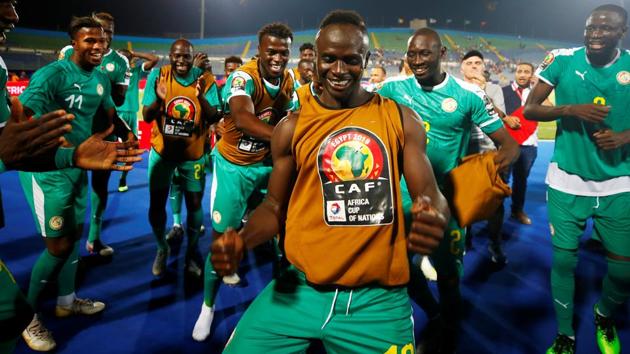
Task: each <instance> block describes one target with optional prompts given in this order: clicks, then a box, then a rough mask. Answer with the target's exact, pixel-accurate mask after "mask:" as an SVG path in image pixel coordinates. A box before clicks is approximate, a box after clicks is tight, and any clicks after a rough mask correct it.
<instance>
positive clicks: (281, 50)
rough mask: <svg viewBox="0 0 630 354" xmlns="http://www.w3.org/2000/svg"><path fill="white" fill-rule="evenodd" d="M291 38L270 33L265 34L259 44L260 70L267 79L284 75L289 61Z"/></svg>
mask: <svg viewBox="0 0 630 354" xmlns="http://www.w3.org/2000/svg"><path fill="white" fill-rule="evenodd" d="M290 45H291V39H289V38H278V37H276V36H272V35H269V34H266V35H264V36H263V37H262V38H261V40H260V43H259V44H258V54H259V60H258V63H259V65H260V70H261V71H262V74H263V77H264V78H265V79H267V80H275V79H278V78H280V77H282V73H283V72H284V69H285V68H286V67H287V63H288V62H289V55H290V52H289V46H290Z"/></svg>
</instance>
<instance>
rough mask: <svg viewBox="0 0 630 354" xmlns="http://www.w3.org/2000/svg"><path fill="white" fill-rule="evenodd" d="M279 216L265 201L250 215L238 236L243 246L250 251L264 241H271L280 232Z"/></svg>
mask: <svg viewBox="0 0 630 354" xmlns="http://www.w3.org/2000/svg"><path fill="white" fill-rule="evenodd" d="M279 219H280V216H279V214H278V212H276V211H274V206H273V205H271V204H270V202H269V201H268V200H267V199H265V201H263V202H262V204H261V205H260V206H258V208H256V210H254V212H253V213H252V215H251V216H250V218H249V221H248V222H247V224H246V225H245V227H244V228H243V229H242V230H241V232H240V234H241V236H242V237H243V240H244V241H245V246H246V247H247V248H248V249H252V248H254V247H256V246H258V245H260V244H262V243H264V242H266V241H269V240H271V239H272V238H273V237H274V236H276V235H277V234H278V233H279V232H280V220H279Z"/></svg>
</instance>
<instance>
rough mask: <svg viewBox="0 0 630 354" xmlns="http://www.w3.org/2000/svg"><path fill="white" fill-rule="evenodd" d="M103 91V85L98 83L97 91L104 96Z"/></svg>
mask: <svg viewBox="0 0 630 354" xmlns="http://www.w3.org/2000/svg"><path fill="white" fill-rule="evenodd" d="M103 91H104V89H103V85H101V84H98V85H96V93H98V95H99V96H103Z"/></svg>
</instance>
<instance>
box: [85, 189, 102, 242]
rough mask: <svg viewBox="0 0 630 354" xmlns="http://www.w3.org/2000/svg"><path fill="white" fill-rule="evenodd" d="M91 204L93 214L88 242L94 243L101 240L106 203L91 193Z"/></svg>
mask: <svg viewBox="0 0 630 354" xmlns="http://www.w3.org/2000/svg"><path fill="white" fill-rule="evenodd" d="M90 203H91V210H92V212H91V215H90V232H89V234H88V241H89V242H94V241H95V240H98V239H100V238H101V228H102V226H103V212H104V211H105V205H106V203H105V202H104V200H103V199H101V198H100V197H99V196H98V194H97V193H95V192H94V191H91V193H90Z"/></svg>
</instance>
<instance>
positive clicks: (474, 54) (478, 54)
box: [462, 49, 483, 61]
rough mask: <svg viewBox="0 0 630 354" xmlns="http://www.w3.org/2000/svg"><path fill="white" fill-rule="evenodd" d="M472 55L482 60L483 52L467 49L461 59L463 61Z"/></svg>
mask: <svg viewBox="0 0 630 354" xmlns="http://www.w3.org/2000/svg"><path fill="white" fill-rule="evenodd" d="M472 57H479V58H481V60H483V54H481V52H480V51H478V50H475V49H473V50H471V51H469V52H468V53H466V54H464V56H463V57H462V61H464V60H466V59H468V58H472Z"/></svg>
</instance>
